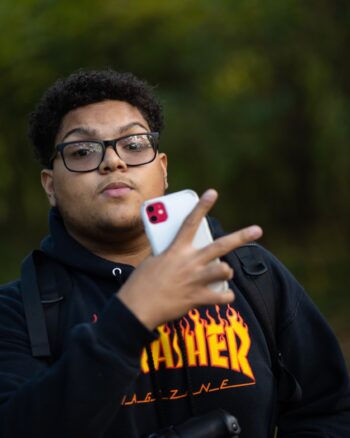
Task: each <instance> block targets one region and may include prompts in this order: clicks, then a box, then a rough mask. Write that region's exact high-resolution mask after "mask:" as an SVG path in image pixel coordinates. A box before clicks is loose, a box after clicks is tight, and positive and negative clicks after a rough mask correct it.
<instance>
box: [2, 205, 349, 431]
mask: <svg viewBox="0 0 350 438" xmlns="http://www.w3.org/2000/svg"><path fill="white" fill-rule="evenodd" d="M50 232H51V234H50V236H49V237H47V238H46V239H45V240H44V241H43V242H42V246H41V248H42V250H43V251H44V252H45V253H46V254H48V255H50V256H51V257H52V258H54V259H55V260H56V261H58V262H59V263H61V264H64V266H65V269H66V271H67V272H68V275H69V278H70V285H69V287H68V288H67V290H66V291H63V294H64V295H65V299H64V301H63V302H62V304H60V306H61V307H60V315H59V322H58V339H59V342H58V344H59V345H58V347H57V351H61V353H59V354H58V357H57V359H56V360H55V361H54V363H53V364H49V363H48V362H46V361H44V360H38V359H35V358H33V356H32V354H31V351H30V343H29V338H28V333H27V327H26V320H25V317H24V312H23V304H22V298H21V284H20V282H19V281H16V282H13V283H9V284H7V285H4V286H3V287H2V288H1V290H0V315H1V317H0V437H2V438H20V437H21V438H22V437H33V438H34V437H35V438H47V437H53V438H54V437H67V438H69V437H75V438H76V437H84V438H89V437H91V438H98V437H104V438H112V437H113V438H116V437H132V438H136V437H137V438H139V437H142V436H144V435H146V434H149V433H151V432H154V431H156V430H159V428H160V427H161V425H160V418H159V415H158V414H159V411H160V410H161V411H162V418H163V420H164V419H165V424H174V423H178V422H182V421H184V420H185V419H186V418H188V416H189V415H190V403H189V402H190V397H189V392H191V399H192V402H194V404H195V408H196V410H197V412H199V413H204V412H207V411H209V410H211V409H215V408H217V407H222V408H224V409H226V410H227V411H229V412H231V413H232V414H233V415H235V416H236V417H237V418H238V420H239V423H240V425H241V427H242V430H243V432H242V436H243V437H244V438H250V437H251V438H257V437H259V438H265V437H268V436H269V431H270V430H271V424H272V422H273V418H274V416H275V415H277V414H278V420H277V422H278V425H279V431H280V435H279V436H281V437H286V438H287V437H288V438H291V437H295V438H296V437H298V438H300V437H305V438H306V437H308V438H310V437H334V438H335V437H339V438H340V437H342V438H346V437H349V436H350V390H349V380H348V374H347V371H346V366H345V363H344V360H343V357H342V354H341V352H340V349H339V346H338V343H337V341H336V339H335V337H334V335H333V333H332V332H331V330H330V328H329V327H328V325H327V323H326V322H325V321H324V319H323V318H322V316H321V315H320V313H319V312H318V310H317V309H316V308H315V306H314V305H313V303H312V302H311V301H310V299H309V298H308V296H307V295H306V294H305V293H304V291H303V289H302V287H301V286H300V285H299V284H298V283H297V282H296V280H295V279H294V278H293V277H292V276H291V274H290V273H289V272H288V271H287V270H286V269H285V268H284V267H283V266H282V265H281V264H280V263H279V262H278V261H277V260H276V259H275V258H274V257H272V256H271V255H270V254H268V253H267V252H266V257H269V259H270V263H271V266H272V270H273V276H274V279H275V282H276V284H278V287H279V291H280V297H279V308H278V333H277V337H278V344H279V348H280V350H281V352H282V354H283V357H284V360H285V363H286V365H287V367H288V369H289V370H290V371H291V372H292V373H293V375H294V376H295V378H296V379H297V380H298V382H299V384H300V385H301V388H302V398H301V400H299V401H296V402H290V403H288V404H283V406H279V411H278V413H277V408H278V407H277V402H276V400H277V391H276V379H275V376H274V375H273V373H272V371H271V358H270V354H269V350H268V347H267V343H266V339H265V337H264V334H263V332H262V329H261V327H260V326H259V324H258V321H257V319H256V315H255V314H254V312H253V311H252V309H251V308H250V306H249V305H248V303H247V301H246V299H245V297H244V291H240V290H239V289H238V288H237V286H236V285H235V284H233V285H232V288H233V289H234V290H235V294H236V299H235V301H234V303H233V304H232V305H227V306H221V307H219V306H214V307H202V308H200V309H193V310H192V311H190V312H189V313H188V314H187V315H185V316H184V317H183V318H182V319H181V320H180V323H179V325H180V328H181V338H182V339H183V341H184V346H183V348H185V349H186V353H187V355H186V356H187V357H186V358H185V362H186V359H187V361H188V373H186V370H185V367H184V358H183V354H181V348H180V342H181V340H180V339H179V336H177V335H176V333H175V330H174V325H173V323H168V324H164V325H163V326H161V327H159V328H158V330H157V331H156V332H149V331H148V330H147V329H146V328H145V327H144V326H143V325H142V324H141V323H140V322H139V321H138V320H137V318H136V317H135V316H134V315H133V314H132V313H131V312H130V311H129V310H128V309H127V308H126V307H125V306H124V305H123V304H122V303H121V302H120V301H119V300H118V298H117V297H116V296H115V292H116V291H117V290H118V289H119V288H120V286H121V285H122V284H123V283H124V282H125V281H126V279H127V278H128V276H129V275H130V274H131V273H132V271H133V267H132V266H128V265H122V264H119V265H116V264H114V263H112V262H109V261H106V260H103V259H101V258H99V257H97V256H95V255H93V254H91V253H90V252H89V251H87V250H86V249H85V248H83V247H82V246H81V245H79V244H78V243H77V242H76V241H74V240H73V239H72V238H71V237H70V236H69V235H68V234H67V233H66V231H65V228H64V226H63V223H62V220H61V218H60V216H59V214H58V212H57V210H55V209H54V210H52V212H51V215H50ZM116 268H117V269H116ZM140 293H141V294H142V290H140ZM150 343H151V351H152V357H153V362H154V369H155V373H154V375H153V374H152V373H151V372H150V368H152V367H151V366H150V365H151V364H150V362H149V355H147V352H146V348H145V347H146V346H148V345H149V344H150ZM189 379H190V383H191V385H190V386H191V390H190V391H189V389H188V387H189ZM152 380H153V381H152ZM154 380H156V382H154ZM155 388H160V389H161V395H160V398H161V399H162V403H161V406H160V404H159V402H157V401H156V398H157V394H156V391H155ZM158 398H159V397H158Z"/></svg>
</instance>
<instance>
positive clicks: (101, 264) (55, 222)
mask: <svg viewBox="0 0 350 438" xmlns="http://www.w3.org/2000/svg"><path fill="white" fill-rule="evenodd" d="M49 228H50V235H49V236H47V237H45V238H44V239H43V240H42V242H41V245H40V249H41V250H42V251H43V252H44V253H45V254H47V255H49V256H50V257H52V258H53V259H55V260H57V261H59V262H60V263H63V264H64V265H66V266H69V267H72V268H74V269H75V270H78V271H81V272H84V273H86V274H89V275H92V276H94V277H95V276H96V277H101V278H105V279H115V278H119V279H121V280H124V279H125V278H127V277H128V276H129V275H130V273H131V272H132V271H133V270H134V267H133V266H130V265H126V264H123V263H114V262H111V261H109V260H106V259H103V258H102V257H99V256H97V255H95V254H93V253H91V252H90V251H89V250H87V249H86V248H84V247H83V246H82V245H80V243H79V242H77V241H76V240H75V239H73V237H71V236H70V235H69V234H68V232H67V231H66V228H65V225H64V223H63V219H62V216H61V214H60V212H59V211H58V209H57V208H51V209H50V212H49Z"/></svg>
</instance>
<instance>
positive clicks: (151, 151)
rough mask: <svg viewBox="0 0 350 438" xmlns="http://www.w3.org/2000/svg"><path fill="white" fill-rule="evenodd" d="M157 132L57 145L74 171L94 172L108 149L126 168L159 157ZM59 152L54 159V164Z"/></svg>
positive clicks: (64, 160) (64, 161)
mask: <svg viewBox="0 0 350 438" xmlns="http://www.w3.org/2000/svg"><path fill="white" fill-rule="evenodd" d="M158 137H159V133H158V132H148V133H142V134H132V135H125V136H124V137H119V138H116V139H115V140H104V141H103V140H100V141H97V140H82V141H69V142H67V143H60V144H57V145H56V146H55V149H56V151H57V152H59V153H60V154H61V156H62V159H63V163H64V165H65V166H66V168H67V169H68V170H70V171H71V172H92V171H93V170H96V169H98V168H99V167H100V164H101V163H102V161H103V159H104V157H105V154H106V149H107V147H108V146H111V147H112V148H113V149H114V151H115V153H116V154H117V155H118V157H119V158H120V159H121V160H122V161H124V163H125V164H126V165H127V166H131V167H133V166H141V165H143V164H147V163H150V162H151V161H153V160H154V159H155V157H156V155H157V151H158ZM57 152H55V155H54V156H53V158H52V159H51V165H52V162H53V160H54V158H55V157H56V154H57Z"/></svg>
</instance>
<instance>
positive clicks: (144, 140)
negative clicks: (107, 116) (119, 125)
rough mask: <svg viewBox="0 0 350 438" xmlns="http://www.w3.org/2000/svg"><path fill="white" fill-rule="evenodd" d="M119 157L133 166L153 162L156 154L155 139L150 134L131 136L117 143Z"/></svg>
mask: <svg viewBox="0 0 350 438" xmlns="http://www.w3.org/2000/svg"><path fill="white" fill-rule="evenodd" d="M117 153H118V155H119V157H120V158H121V159H122V160H123V161H124V162H125V163H126V164H129V165H131V166H135V165H138V164H145V163H148V162H150V161H152V160H153V159H154V157H155V154H156V148H155V145H154V139H153V137H152V135H149V134H138V135H130V136H128V137H125V138H122V139H120V140H118V142H117Z"/></svg>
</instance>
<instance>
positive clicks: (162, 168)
mask: <svg viewBox="0 0 350 438" xmlns="http://www.w3.org/2000/svg"><path fill="white" fill-rule="evenodd" d="M144 132H145V133H146V132H150V127H149V125H148V123H147V122H146V120H145V119H144V117H143V116H142V115H141V113H140V111H139V110H138V109H137V108H136V107H134V106H132V105H130V104H129V103H127V102H122V101H118V100H107V101H103V102H99V103H95V104H91V105H87V106H84V107H80V108H77V109H74V110H72V111H70V112H69V113H67V114H66V115H65V117H64V118H63V120H62V123H61V127H60V130H59V132H58V134H57V137H56V143H63V142H68V141H75V140H77V141H79V140H111V139H115V138H118V137H121V136H124V135H129V134H139V133H144ZM166 169H167V158H166V155H165V154H163V153H159V154H158V155H157V156H156V158H155V160H154V161H152V162H151V163H148V164H145V165H141V166H137V167H128V166H127V165H126V164H125V163H124V162H123V161H122V160H121V159H120V158H119V157H118V156H117V154H116V153H115V151H114V150H113V148H111V147H108V148H107V150H106V154H105V158H104V160H103V162H102V163H101V165H100V167H99V168H98V169H97V170H94V171H92V172H88V173H75V172H70V171H69V170H67V169H66V168H65V166H64V163H63V160H62V158H61V156H60V155H57V157H56V159H55V160H54V164H53V170H48V169H44V170H43V171H42V175H41V179H42V184H43V187H44V189H45V191H46V193H47V195H48V198H49V202H50V204H51V205H52V206H57V207H58V208H59V210H60V212H61V215H62V217H63V220H64V222H65V225H66V227H67V230H68V231H69V232H70V233H71V234H73V236H75V237H78V236H81V237H83V238H88V239H92V240H94V239H111V240H113V235H115V236H117V234H120V232H121V231H122V232H124V233H125V232H126V233H128V232H131V233H133V231H135V232H139V231H140V230H141V229H142V224H141V220H140V206H141V204H142V202H143V201H145V200H147V199H150V198H153V197H156V196H161V195H163V194H164V190H165V188H166ZM116 233H117V234H116ZM119 238H120V236H119Z"/></svg>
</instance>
